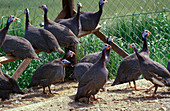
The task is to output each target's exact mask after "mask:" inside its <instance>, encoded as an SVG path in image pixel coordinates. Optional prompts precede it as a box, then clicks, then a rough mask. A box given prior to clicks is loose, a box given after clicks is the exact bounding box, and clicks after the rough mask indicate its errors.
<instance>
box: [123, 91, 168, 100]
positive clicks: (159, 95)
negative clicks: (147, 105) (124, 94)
mask: <svg viewBox="0 0 170 111" xmlns="http://www.w3.org/2000/svg"><path fill="white" fill-rule="evenodd" d="M169 94H170V92H157V95H156V96H155V97H147V96H146V97H145V96H141V97H128V98H125V99H121V101H127V100H130V101H139V100H140V101H147V100H157V99H163V98H170V96H168V95H169ZM149 95H152V93H148V96H149Z"/></svg>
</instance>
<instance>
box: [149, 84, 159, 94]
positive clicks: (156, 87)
mask: <svg viewBox="0 0 170 111" xmlns="http://www.w3.org/2000/svg"><path fill="white" fill-rule="evenodd" d="M154 87H155V90H154V92H153V94H152V95H149V96H147V97H155V96H156V91H157V89H158V86H157V85H154V86H152V87H151V88H149V89H148V90H149V91H150V90H151V89H152V88H154Z"/></svg>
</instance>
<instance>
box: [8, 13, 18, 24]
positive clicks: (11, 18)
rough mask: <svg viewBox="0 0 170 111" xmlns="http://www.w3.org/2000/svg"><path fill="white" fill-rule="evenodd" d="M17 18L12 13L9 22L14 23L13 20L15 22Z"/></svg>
mask: <svg viewBox="0 0 170 111" xmlns="http://www.w3.org/2000/svg"><path fill="white" fill-rule="evenodd" d="M15 20H17V18H16V17H14V16H12V15H11V16H10V17H9V18H8V23H12V22H14V21H15Z"/></svg>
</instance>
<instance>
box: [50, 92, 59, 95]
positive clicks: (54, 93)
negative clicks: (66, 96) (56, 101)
mask: <svg viewBox="0 0 170 111" xmlns="http://www.w3.org/2000/svg"><path fill="white" fill-rule="evenodd" d="M50 94H52V95H55V94H59V93H57V92H55V93H50Z"/></svg>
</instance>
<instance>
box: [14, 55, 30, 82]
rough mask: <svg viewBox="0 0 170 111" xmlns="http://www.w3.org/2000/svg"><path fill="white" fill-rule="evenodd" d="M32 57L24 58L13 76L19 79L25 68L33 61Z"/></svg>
mask: <svg viewBox="0 0 170 111" xmlns="http://www.w3.org/2000/svg"><path fill="white" fill-rule="evenodd" d="M31 61H32V59H30V58H27V59H24V61H23V62H22V63H21V64H20V66H19V67H18V68H17V70H16V71H15V72H14V74H13V75H12V77H13V78H14V79H15V80H17V79H18V78H19V76H20V75H21V74H22V73H23V72H24V70H25V69H26V68H27V67H28V65H29V64H30V63H31Z"/></svg>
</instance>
